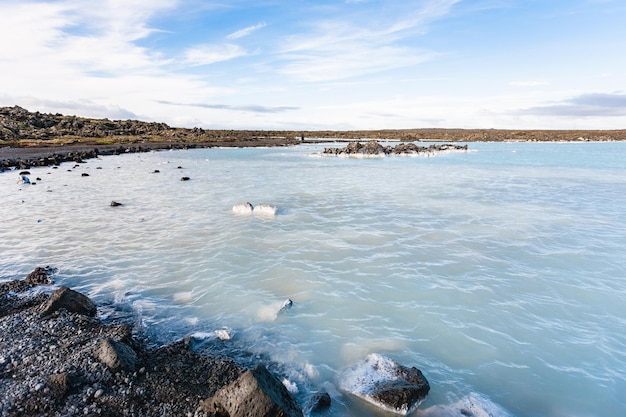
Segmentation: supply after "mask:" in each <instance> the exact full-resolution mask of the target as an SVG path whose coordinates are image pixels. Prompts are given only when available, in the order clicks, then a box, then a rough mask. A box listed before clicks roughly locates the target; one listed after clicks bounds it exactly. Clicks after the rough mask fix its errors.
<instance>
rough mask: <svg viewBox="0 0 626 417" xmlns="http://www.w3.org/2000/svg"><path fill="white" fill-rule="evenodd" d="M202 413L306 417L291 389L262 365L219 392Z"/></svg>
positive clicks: (213, 414) (208, 402)
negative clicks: (291, 393) (303, 416)
mask: <svg viewBox="0 0 626 417" xmlns="http://www.w3.org/2000/svg"><path fill="white" fill-rule="evenodd" d="M202 410H203V411H204V412H206V413H208V414H209V415H210V416H215V417H222V416H228V417H302V410H300V407H298V405H297V403H296V402H295V400H294V399H293V397H291V395H290V394H289V391H287V388H285V386H284V385H283V384H281V383H280V381H279V380H278V379H276V378H275V377H274V376H273V375H272V374H270V373H269V371H268V370H267V369H266V368H265V367H264V366H262V365H259V366H257V367H255V368H254V369H252V370H251V371H246V372H244V373H243V374H242V375H241V376H240V377H239V378H238V379H237V380H236V381H234V382H233V383H231V384H230V385H228V386H225V387H223V388H221V389H219V390H218V391H217V392H216V393H215V395H214V396H213V397H211V398H208V399H207V400H205V401H203V402H202Z"/></svg>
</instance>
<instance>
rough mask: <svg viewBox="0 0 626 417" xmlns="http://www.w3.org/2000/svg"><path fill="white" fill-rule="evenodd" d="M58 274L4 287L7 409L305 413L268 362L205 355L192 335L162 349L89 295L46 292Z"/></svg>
mask: <svg viewBox="0 0 626 417" xmlns="http://www.w3.org/2000/svg"><path fill="white" fill-rule="evenodd" d="M53 271H54V270H53V269H50V268H37V269H36V270H35V271H33V273H31V274H29V276H28V277H27V278H26V279H24V280H13V281H8V282H2V283H0V392H2V396H1V397H0V415H2V416H42V415H49V416H65V415H79V414H80V415H87V416H157V415H159V416H161V415H176V416H230V417H244V416H249V417H252V416H267V417H270V416H289V417H292V416H294V417H295V416H302V410H301V408H300V407H299V405H298V404H297V403H296V401H295V400H294V398H293V397H292V396H291V395H290V394H289V392H288V391H287V388H285V386H284V385H283V384H282V383H281V382H280V381H279V379H278V378H276V377H275V376H274V375H273V374H271V373H270V372H269V371H268V370H267V369H266V368H265V367H264V366H262V365H257V366H256V367H254V368H253V369H244V368H242V367H241V366H240V365H238V364H236V363H235V362H233V361H232V360H228V359H216V358H211V357H208V356H206V355H201V354H199V353H197V352H196V351H194V350H193V349H192V348H191V346H190V339H184V340H181V341H179V342H176V343H173V344H170V345H167V346H160V347H153V346H152V345H151V344H150V343H148V341H146V340H143V339H142V338H141V336H137V335H133V329H132V328H131V326H130V325H129V324H127V323H108V324H107V323H103V322H102V321H100V320H99V319H98V318H96V315H97V307H96V305H95V304H94V303H93V302H92V301H91V300H90V299H89V298H88V297H87V296H85V295H83V294H81V293H78V292H76V291H73V290H71V289H69V288H67V287H61V288H60V289H58V290H56V291H54V292H53V293H52V294H51V295H47V294H45V293H43V292H41V291H37V288H35V287H36V286H37V285H42V284H43V285H45V284H49V283H50V282H51V280H50V274H51V273H52V272H53ZM323 398H324V399H323V400H319V403H318V404H314V405H312V406H311V407H310V408H315V407H319V406H320V404H321V406H324V403H323V401H324V400H326V399H329V398H326V397H323Z"/></svg>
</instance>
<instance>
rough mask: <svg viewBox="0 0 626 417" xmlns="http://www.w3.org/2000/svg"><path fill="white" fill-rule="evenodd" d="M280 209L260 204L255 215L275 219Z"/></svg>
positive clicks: (255, 207) (255, 208)
mask: <svg viewBox="0 0 626 417" xmlns="http://www.w3.org/2000/svg"><path fill="white" fill-rule="evenodd" d="M277 211H278V207H276V206H271V205H269V204H259V205H257V206H254V214H255V215H258V216H267V217H273V216H275V215H276V212H277Z"/></svg>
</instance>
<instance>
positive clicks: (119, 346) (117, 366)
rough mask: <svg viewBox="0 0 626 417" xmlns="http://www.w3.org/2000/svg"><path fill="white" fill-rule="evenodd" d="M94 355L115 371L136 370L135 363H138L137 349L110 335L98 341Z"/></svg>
mask: <svg viewBox="0 0 626 417" xmlns="http://www.w3.org/2000/svg"><path fill="white" fill-rule="evenodd" d="M94 356H95V357H96V359H97V360H98V361H99V362H102V363H103V364H105V365H106V366H107V367H108V368H109V369H111V370H112V371H114V372H116V371H119V370H125V371H131V372H133V371H135V364H136V363H137V354H136V353H135V351H134V350H133V349H132V348H131V347H130V346H128V345H127V344H125V343H122V342H116V341H115V340H113V339H112V338H110V337H107V338H106V339H103V340H102V341H100V343H98V346H97V347H96V349H95V351H94Z"/></svg>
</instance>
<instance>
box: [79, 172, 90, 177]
mask: <svg viewBox="0 0 626 417" xmlns="http://www.w3.org/2000/svg"><path fill="white" fill-rule="evenodd" d="M80 176H81V177H88V176H89V174H87V173H86V172H83V173H82V174H80Z"/></svg>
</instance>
